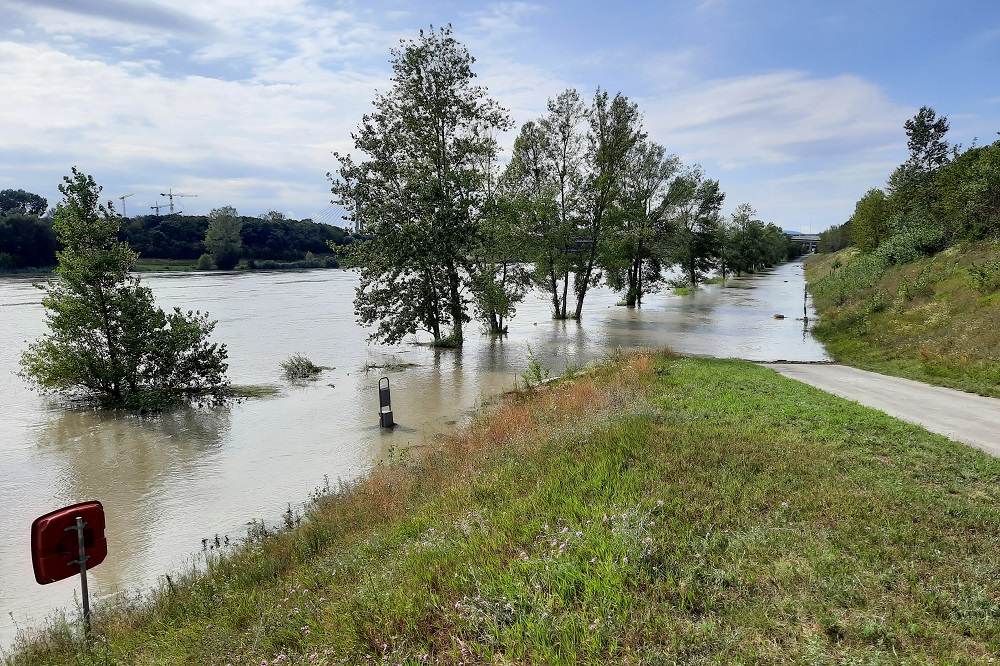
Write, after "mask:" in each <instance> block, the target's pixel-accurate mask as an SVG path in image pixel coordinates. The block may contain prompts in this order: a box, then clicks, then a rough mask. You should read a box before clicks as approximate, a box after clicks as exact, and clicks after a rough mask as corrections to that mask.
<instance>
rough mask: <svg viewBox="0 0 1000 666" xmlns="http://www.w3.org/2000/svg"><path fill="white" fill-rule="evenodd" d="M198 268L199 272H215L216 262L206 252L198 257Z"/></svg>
mask: <svg viewBox="0 0 1000 666" xmlns="http://www.w3.org/2000/svg"><path fill="white" fill-rule="evenodd" d="M196 268H197V269H198V270H199V271H214V270H215V269H216V265H215V260H214V259H213V258H212V255H210V254H209V253H207V252H206V253H205V254H203V255H201V256H200V257H198V265H197V266H196Z"/></svg>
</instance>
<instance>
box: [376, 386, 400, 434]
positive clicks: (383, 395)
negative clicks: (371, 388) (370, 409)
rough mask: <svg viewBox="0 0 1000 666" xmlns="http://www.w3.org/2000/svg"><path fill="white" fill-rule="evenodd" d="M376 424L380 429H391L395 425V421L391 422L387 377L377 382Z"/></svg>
mask: <svg viewBox="0 0 1000 666" xmlns="http://www.w3.org/2000/svg"><path fill="white" fill-rule="evenodd" d="M383 382H384V384H383ZM378 424H379V427H382V428H392V427H393V426H395V425H396V423H395V421H393V420H392V401H391V399H390V397H389V378H388V377H382V378H381V379H379V380H378Z"/></svg>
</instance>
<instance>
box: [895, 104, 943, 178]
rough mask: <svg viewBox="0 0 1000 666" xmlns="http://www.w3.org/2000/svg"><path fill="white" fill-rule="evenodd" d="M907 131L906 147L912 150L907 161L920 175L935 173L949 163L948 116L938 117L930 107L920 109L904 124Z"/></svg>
mask: <svg viewBox="0 0 1000 666" xmlns="http://www.w3.org/2000/svg"><path fill="white" fill-rule="evenodd" d="M903 129H905V130H906V147H907V148H909V149H910V159H909V160H908V161H907V163H908V164H909V165H911V166H912V167H913V169H914V170H916V171H917V172H919V173H933V172H935V171H937V170H938V169H940V168H941V167H942V166H944V165H945V164H947V163H948V152H949V151H948V142H947V141H945V140H944V136H945V134H947V133H948V116H941V117H940V118H939V117H938V116H937V113H936V112H935V111H934V109H932V108H931V107H929V106H922V107H920V111H918V112H917V115H915V116H914V117H913V118H911V119H910V120H907V121H906V122H905V123H903Z"/></svg>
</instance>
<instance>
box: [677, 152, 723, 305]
mask: <svg viewBox="0 0 1000 666" xmlns="http://www.w3.org/2000/svg"><path fill="white" fill-rule="evenodd" d="M667 197H668V198H669V200H670V203H669V208H668V210H669V211H670V217H671V222H672V226H673V229H672V232H671V240H670V250H669V256H670V260H671V261H672V262H673V263H675V264H677V265H679V266H680V268H681V270H683V271H684V274H685V277H686V278H687V281H688V283H689V284H690V285H691V286H692V287H697V286H698V282H700V281H701V279H702V278H703V277H705V274H706V273H707V272H708V271H709V270H711V269H712V268H714V267H715V265H716V261H717V259H718V257H719V252H720V250H721V248H720V247H719V242H718V233H719V232H718V229H719V226H720V225H721V224H722V219H721V216H720V214H719V210H720V209H721V208H722V202H723V201H724V200H725V198H726V195H725V193H724V192H723V191H722V190H721V189H720V188H719V181H717V180H711V179H708V178H705V174H704V172H703V171H702V169H701V167H700V166H695V167H693V168H691V169H689V170H688V171H687V173H685V174H682V175H681V176H678V177H677V178H676V179H674V181H673V182H672V183H671V185H670V191H669V192H668V194H667Z"/></svg>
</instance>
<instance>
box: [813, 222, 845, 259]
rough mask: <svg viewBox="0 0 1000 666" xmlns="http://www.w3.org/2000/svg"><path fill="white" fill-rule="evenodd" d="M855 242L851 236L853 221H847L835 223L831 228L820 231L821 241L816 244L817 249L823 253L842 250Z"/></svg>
mask: <svg viewBox="0 0 1000 666" xmlns="http://www.w3.org/2000/svg"><path fill="white" fill-rule="evenodd" d="M853 242H854V241H853V239H852V238H851V223H850V221H847V222H845V223H844V224H835V225H833V226H832V227H830V228H829V229H827V230H825V231H821V232H819V243H817V245H816V251H817V252H819V253H822V254H829V253H831V252H840V251H841V250H843V249H844V248H846V247H850V246H851V244H852V243H853Z"/></svg>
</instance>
